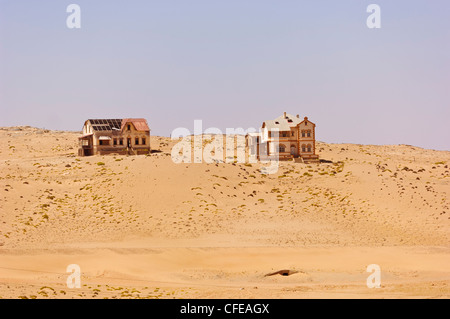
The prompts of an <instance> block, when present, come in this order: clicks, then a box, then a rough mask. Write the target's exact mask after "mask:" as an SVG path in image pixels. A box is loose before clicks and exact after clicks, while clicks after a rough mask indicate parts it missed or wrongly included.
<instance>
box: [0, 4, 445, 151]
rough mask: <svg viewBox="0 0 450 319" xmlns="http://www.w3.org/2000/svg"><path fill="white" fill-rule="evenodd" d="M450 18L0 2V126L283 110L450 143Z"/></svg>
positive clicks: (322, 127) (373, 138)
mask: <svg viewBox="0 0 450 319" xmlns="http://www.w3.org/2000/svg"><path fill="white" fill-rule="evenodd" d="M71 3H76V4H78V5H80V7H81V29H68V28H67V27H66V18H67V16H68V15H69V14H68V13H66V7H67V6H68V5H69V4H71ZM371 3H376V4H379V5H380V7H381V29H368V28H367V26H366V19H367V17H368V15H369V14H368V13H366V7H367V6H368V5H369V4H371ZM449 17H450V2H449V1H448V0H442V1H438V0H434V1H425V0H421V1H414V0H413V1H410V0H409V1H405V0H396V1H376V0H373V1H363V0H342V1H336V0H329V1H325V0H322V1H319V0H309V1H300V0H291V1H286V0H280V1H275V0H272V1H268V0H226V1H225V0H222V1H214V0H183V1H181V0H172V1H168V0H164V1H163V0H158V1H133V0H131V1H124V0H123V1H112V0H108V1H106V0H96V1H77V0H71V1H62V0H57V1H56V0H55V1H46V0H40V1H21V0H14V1H13V0H8V1H5V0H0V126H12V125H32V126H37V127H45V128H49V129H64V130H81V127H82V124H83V122H84V120H85V119H88V118H121V117H145V118H147V120H148V122H149V124H150V126H151V129H152V134H155V135H165V136H169V135H170V132H171V131H172V130H173V129H174V128H176V127H187V128H189V129H191V130H193V123H194V122H193V121H194V119H202V120H203V126H204V128H207V127H218V128H220V129H222V130H223V131H225V128H226V127H243V128H249V127H258V126H260V125H261V123H262V121H264V120H267V119H273V118H275V117H277V116H279V115H280V114H282V112H284V111H287V112H288V113H292V114H300V116H302V117H303V116H308V117H309V118H310V119H311V120H312V121H313V122H315V123H316V124H317V138H318V140H321V141H325V142H332V143H340V142H347V143H360V144H402V143H404V144H412V145H416V146H421V147H425V148H433V149H441V150H450V125H449V118H450V18H449Z"/></svg>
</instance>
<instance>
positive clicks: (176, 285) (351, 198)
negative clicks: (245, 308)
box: [0, 127, 450, 298]
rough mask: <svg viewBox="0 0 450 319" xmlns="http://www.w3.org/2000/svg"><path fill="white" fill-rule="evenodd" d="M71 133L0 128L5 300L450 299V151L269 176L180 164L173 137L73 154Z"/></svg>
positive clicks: (354, 148) (246, 168) (390, 148)
mask: <svg viewBox="0 0 450 319" xmlns="http://www.w3.org/2000/svg"><path fill="white" fill-rule="evenodd" d="M78 136H79V133H77V132H59V131H46V130H41V129H36V128H31V127H14V128H0V297H1V298H449V297H450V241H449V239H450V210H449V194H450V187H449V177H450V169H449V168H448V164H450V152H443V151H434V150H426V149H421V148H418V147H413V146H408V145H385V146H375V145H353V144H326V143H318V144H317V149H318V151H319V152H318V154H319V155H320V157H321V158H322V159H326V160H329V161H332V163H321V164H309V165H308V164H303V163H293V162H282V163H281V164H280V168H279V171H278V173H277V174H271V175H263V174H261V173H260V171H259V170H260V169H261V167H262V166H263V165H262V164H240V163H233V164H224V163H218V164H207V163H201V164H186V163H183V164H175V163H173V162H172V160H171V156H170V150H171V148H172V146H173V145H174V144H175V143H176V141H171V140H170V139H169V138H166V137H152V138H151V144H152V148H153V149H154V150H157V152H155V153H153V154H152V155H150V156H114V155H110V156H93V157H77V156H76V155H75V154H77V137H78ZM69 264H78V265H79V266H80V267H81V288H68V287H67V285H66V280H67V277H68V275H69V273H67V272H66V268H67V266H68V265H69ZM370 264H377V265H379V266H380V267H381V288H372V289H371V288H368V287H367V285H366V279H367V277H368V276H369V275H370V273H368V272H366V267H367V266H368V265H370ZM278 270H290V272H291V273H292V274H291V275H289V276H281V275H274V276H265V275H266V274H268V273H271V272H275V271H278Z"/></svg>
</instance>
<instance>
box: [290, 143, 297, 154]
mask: <svg viewBox="0 0 450 319" xmlns="http://www.w3.org/2000/svg"><path fill="white" fill-rule="evenodd" d="M291 155H293V156H297V148H296V147H295V146H294V145H291Z"/></svg>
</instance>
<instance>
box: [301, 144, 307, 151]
mask: <svg viewBox="0 0 450 319" xmlns="http://www.w3.org/2000/svg"><path fill="white" fill-rule="evenodd" d="M302 152H306V145H305V144H303V145H302Z"/></svg>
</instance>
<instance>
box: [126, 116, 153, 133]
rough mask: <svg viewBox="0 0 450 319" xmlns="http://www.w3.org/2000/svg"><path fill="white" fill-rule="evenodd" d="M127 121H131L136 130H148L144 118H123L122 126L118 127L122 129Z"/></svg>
mask: <svg viewBox="0 0 450 319" xmlns="http://www.w3.org/2000/svg"><path fill="white" fill-rule="evenodd" d="M127 123H132V124H133V125H134V127H135V128H136V130H138V131H146V132H149V131H150V129H149V127H148V124H147V120H146V119H123V120H122V126H121V128H120V129H121V130H123V128H124V127H125V125H126V124H127Z"/></svg>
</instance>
